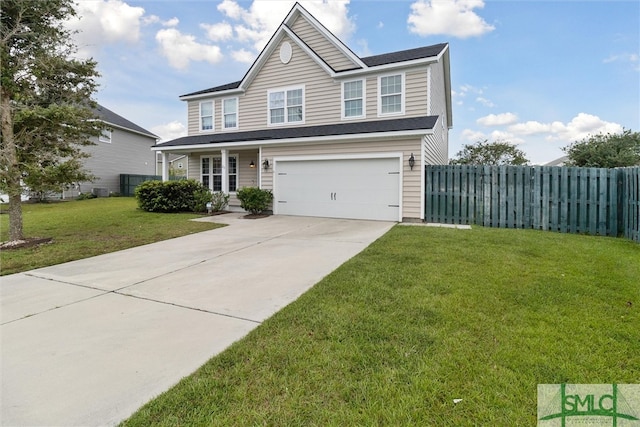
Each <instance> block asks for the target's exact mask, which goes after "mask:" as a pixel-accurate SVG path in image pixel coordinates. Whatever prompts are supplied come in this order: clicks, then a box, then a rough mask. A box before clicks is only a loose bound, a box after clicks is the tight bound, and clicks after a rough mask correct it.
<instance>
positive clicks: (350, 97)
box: [342, 80, 365, 118]
mask: <svg viewBox="0 0 640 427" xmlns="http://www.w3.org/2000/svg"><path fill="white" fill-rule="evenodd" d="M364 99H365V96H364V82H363V81H362V80H356V81H353V82H344V83H343V84H342V117H343V118H350V117H363V116H364V115H365V114H364Z"/></svg>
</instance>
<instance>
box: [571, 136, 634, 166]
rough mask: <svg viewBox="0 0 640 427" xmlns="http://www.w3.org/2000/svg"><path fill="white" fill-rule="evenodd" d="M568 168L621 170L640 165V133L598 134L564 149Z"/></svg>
mask: <svg viewBox="0 0 640 427" xmlns="http://www.w3.org/2000/svg"><path fill="white" fill-rule="evenodd" d="M562 150H563V151H564V152H565V153H567V157H568V158H569V160H568V161H567V162H566V164H567V166H582V167H593V168H619V167H626V166H636V165H640V132H631V130H630V129H625V130H623V131H622V132H621V133H617V134H610V133H608V134H606V135H605V134H597V135H591V136H588V137H586V138H584V139H582V140H580V141H576V142H574V143H572V144H569V145H568V146H566V147H564V148H563V149H562Z"/></svg>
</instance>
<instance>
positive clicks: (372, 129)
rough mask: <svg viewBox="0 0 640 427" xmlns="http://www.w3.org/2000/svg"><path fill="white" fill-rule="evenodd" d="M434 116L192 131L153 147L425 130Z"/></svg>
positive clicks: (432, 122) (158, 148) (434, 122)
mask: <svg viewBox="0 0 640 427" xmlns="http://www.w3.org/2000/svg"><path fill="white" fill-rule="evenodd" d="M437 120H438V116H421V117H409V118H400V119H387V120H376V121H368V122H350V123H338V124H333V125H318V126H301V127H282V128H271V129H265V130H256V131H244V132H232V133H217V134H216V133H214V134H206V135H192V136H185V137H182V138H177V139H174V140H171V141H167V142H164V143H160V144H157V145H155V146H154V147H155V148H156V149H157V150H161V149H162V148H163V147H166V148H169V147H172V148H179V147H182V146H194V145H211V144H214V145H215V144H233V143H241V142H248V141H252V142H253V141H255V142H259V141H270V140H286V139H300V138H318V137H331V136H340V135H362V134H378V135H382V134H384V133H391V132H407V131H424V130H430V129H433V127H434V126H435V124H436V121H437Z"/></svg>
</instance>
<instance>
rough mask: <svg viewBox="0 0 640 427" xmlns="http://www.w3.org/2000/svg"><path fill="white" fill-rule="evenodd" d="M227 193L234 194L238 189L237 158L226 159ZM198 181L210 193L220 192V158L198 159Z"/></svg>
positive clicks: (233, 156)
mask: <svg viewBox="0 0 640 427" xmlns="http://www.w3.org/2000/svg"><path fill="white" fill-rule="evenodd" d="M228 161H229V164H228V169H229V192H230V193H235V191H236V190H237V188H238V156H237V155H235V154H234V155H231V156H229V157H228ZM200 181H201V182H202V185H204V186H205V187H208V188H209V189H210V190H211V191H222V157H221V156H202V157H200Z"/></svg>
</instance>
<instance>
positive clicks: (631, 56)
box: [602, 53, 640, 64]
mask: <svg viewBox="0 0 640 427" xmlns="http://www.w3.org/2000/svg"><path fill="white" fill-rule="evenodd" d="M617 61H621V62H638V61H640V55H638V54H637V53H622V54H619V55H611V56H609V57H608V58H606V59H604V60H602V62H604V63H605V64H608V63H610V62H617Z"/></svg>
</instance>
